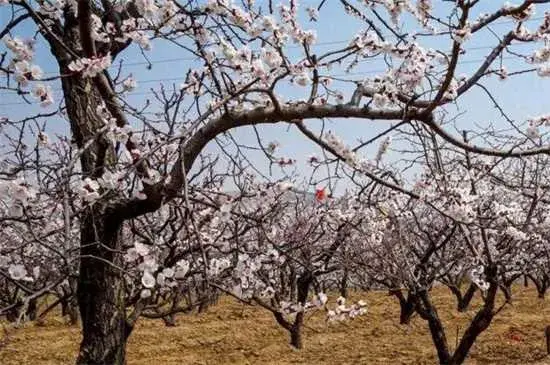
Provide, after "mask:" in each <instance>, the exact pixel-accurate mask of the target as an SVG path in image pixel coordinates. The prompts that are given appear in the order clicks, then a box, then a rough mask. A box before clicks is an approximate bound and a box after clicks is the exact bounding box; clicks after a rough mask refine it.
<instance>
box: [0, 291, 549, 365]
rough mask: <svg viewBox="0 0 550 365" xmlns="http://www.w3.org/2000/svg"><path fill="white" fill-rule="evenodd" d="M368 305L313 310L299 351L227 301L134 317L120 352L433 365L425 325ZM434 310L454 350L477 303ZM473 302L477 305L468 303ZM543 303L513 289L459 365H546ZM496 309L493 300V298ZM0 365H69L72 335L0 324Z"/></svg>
mask: <svg viewBox="0 0 550 365" xmlns="http://www.w3.org/2000/svg"><path fill="white" fill-rule="evenodd" d="M354 296H355V297H357V298H363V299H365V300H366V301H367V302H368V303H369V313H368V314H367V315H365V316H363V317H361V318H357V319H354V320H352V321H347V322H342V323H331V324H327V323H326V321H325V318H324V315H323V314H322V313H317V314H314V315H312V316H310V317H308V319H307V320H306V326H307V328H305V330H304V345H305V348H304V349H303V350H301V351H297V350H294V349H292V348H291V347H290V346H289V345H288V336H287V333H286V332H285V331H284V330H283V329H281V328H280V327H278V326H277V324H276V322H275V320H274V319H273V318H272V316H271V315H270V313H268V312H266V311H265V310H263V309H260V308H256V307H249V306H244V305H243V304H240V303H238V302H236V301H234V300H232V299H230V298H223V299H222V300H221V301H220V303H219V304H218V305H217V306H215V307H212V308H210V309H209V311H208V312H207V313H203V314H199V315H181V316H179V317H178V318H177V324H178V325H177V327H165V326H164V324H163V322H162V321H158V320H157V321H153V320H145V319H143V320H140V322H139V323H138V326H137V328H136V329H135V331H134V333H133V334H132V336H131V338H130V342H129V346H128V365H146V364H147V365H156V364H162V365H171V364H174V365H175V364H178V365H181V364H193V365H195V364H196V365H198V364H205V365H206V364H216V365H217V364H262V365H263V364H277V365H282V364H436V363H437V358H436V353H435V349H434V347H433V345H432V343H431V339H430V336H429V332H428V328H427V325H426V323H425V322H424V321H423V320H422V319H420V318H418V316H416V317H414V318H413V320H412V321H411V324H410V325H400V324H399V306H398V304H397V301H396V299H395V298H393V297H389V296H388V295H387V293H386V292H369V293H363V294H361V293H359V294H355V295H354ZM434 297H435V298H434V303H435V304H436V305H437V307H438V311H439V314H440V316H441V317H442V318H443V319H444V320H445V326H446V330H447V339H448V341H449V343H450V344H452V346H453V347H454V345H455V343H456V338H457V334H458V335H459V336H460V335H461V334H462V333H463V331H464V329H465V328H466V325H467V322H468V321H469V319H470V318H472V317H473V315H474V314H475V309H476V307H477V305H478V302H477V301H476V302H474V305H473V308H471V309H470V310H469V311H468V312H466V313H458V312H457V311H456V310H455V305H456V301H455V300H454V297H453V296H452V295H451V294H450V292H449V291H448V290H446V289H444V288H436V289H434ZM476 300H477V298H476ZM548 301H550V298H549V299H548V300H547V301H544V300H540V299H538V298H537V295H536V292H535V291H534V290H533V289H532V288H523V287H520V286H517V287H515V288H514V302H513V304H512V305H507V306H506V307H505V308H504V309H503V310H502V311H501V312H500V313H499V314H498V316H497V317H496V318H495V319H494V320H493V323H492V324H491V326H490V327H489V329H488V330H487V331H486V332H484V333H483V334H482V335H481V336H480V338H479V339H478V341H477V343H476V345H475V347H474V348H473V349H472V351H471V353H470V357H469V359H468V360H467V364H506V365H508V364H550V357H547V356H546V348H545V340H544V328H545V326H547V325H550V304H549V302H548ZM501 302H502V299H501ZM3 326H4V329H3V330H2V332H3V333H0V364H2V365H12V364H13V365H15V364H17V365H20V364H33V365H34V364H51V365H54V364H72V363H73V362H74V359H75V357H76V353H77V351H78V343H79V341H80V333H79V329H78V328H77V327H70V326H68V325H67V324H65V323H64V322H63V320H62V319H61V318H59V317H58V316H55V315H53V316H51V317H49V318H47V319H46V321H45V323H44V324H43V325H36V324H26V325H25V326H24V327H22V328H18V329H15V328H13V327H9V325H7V324H5V323H4V324H3Z"/></svg>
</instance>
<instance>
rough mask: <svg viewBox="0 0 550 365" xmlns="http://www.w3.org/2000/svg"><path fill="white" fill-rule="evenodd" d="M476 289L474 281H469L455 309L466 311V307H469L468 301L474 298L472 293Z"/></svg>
mask: <svg viewBox="0 0 550 365" xmlns="http://www.w3.org/2000/svg"><path fill="white" fill-rule="evenodd" d="M476 291H477V286H476V285H475V284H474V283H471V284H470V285H469V286H468V289H467V290H466V293H464V295H463V296H462V298H461V299H460V301H459V302H458V307H457V310H458V311H459V312H466V311H467V310H468V308H469V307H470V303H471V302H472V299H473V298H474V294H475V293H476Z"/></svg>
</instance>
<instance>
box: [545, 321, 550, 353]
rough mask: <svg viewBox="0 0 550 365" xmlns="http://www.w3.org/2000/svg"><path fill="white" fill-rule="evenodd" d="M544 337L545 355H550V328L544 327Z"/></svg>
mask: <svg viewBox="0 0 550 365" xmlns="http://www.w3.org/2000/svg"><path fill="white" fill-rule="evenodd" d="M544 336H545V337H546V353H547V354H548V355H550V326H546V328H545V329H544Z"/></svg>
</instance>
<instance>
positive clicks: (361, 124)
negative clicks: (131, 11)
mask: <svg viewBox="0 0 550 365" xmlns="http://www.w3.org/2000/svg"><path fill="white" fill-rule="evenodd" d="M256 3H257V4H262V3H267V1H264V0H257V1H256ZM300 3H301V5H302V8H303V10H302V14H303V19H304V21H305V20H306V14H305V7H306V6H308V5H312V6H315V5H317V4H318V3H320V0H319V1H313V0H308V1H301V2H300ZM433 3H434V4H437V5H435V7H436V11H435V15H436V16H444V15H445V14H447V13H448V9H449V7H450V4H448V3H443V2H441V1H433ZM503 3H504V1H493V0H491V1H487V0H485V1H481V2H480V4H479V5H478V6H476V8H475V9H474V10H475V11H474V14H473V18H475V16H476V15H478V14H479V13H484V12H492V11H494V10H496V9H497V8H498V7H499V6H500V5H502V4H503ZM548 9H550V8H549V7H548V6H545V7H543V6H538V7H537V12H536V14H535V16H534V18H535V20H532V21H528V22H526V25H527V27H528V28H530V29H531V28H534V27H536V26H538V24H539V23H540V22H541V20H540V18H541V17H542V16H543V14H544V11H545V10H548ZM9 19H10V11H9V8H8V7H2V8H0V29H1V28H2V25H3V24H6V23H7V21H8V20H9ZM304 24H305V22H304ZM412 24H414V23H413V22H412V21H411V20H410V19H409V18H407V17H404V18H403V19H402V25H403V27H404V28H406V29H407V30H409V31H410V32H412V31H414V30H418V26H416V25H415V26H413V27H412V28H411V25H412ZM310 25H311V28H314V29H315V30H316V31H317V34H318V42H319V43H320V44H319V45H318V46H316V47H314V48H313V50H314V52H316V53H318V54H320V53H322V52H323V51H328V50H331V49H333V48H335V47H340V46H344V45H345V44H346V43H347V42H349V40H350V39H351V38H352V37H353V35H355V34H356V33H357V32H358V31H360V30H362V29H364V28H365V24H364V23H361V22H360V21H358V20H356V19H354V18H351V17H350V16H348V15H346V14H345V13H344V12H343V11H342V8H341V5H340V4H339V1H336V0H327V1H326V4H325V5H324V7H323V8H322V10H321V13H320V21H319V22H318V23H310ZM513 26H514V22H513V21H511V20H509V19H506V20H500V21H499V22H498V23H497V24H495V25H493V26H492V27H491V30H492V31H493V32H494V33H495V34H497V35H503V34H504V33H505V32H506V31H507V30H510V29H512V27H513ZM307 27H308V26H307V25H306V28H307ZM34 31H35V30H34V29H33V27H32V26H31V23H30V22H28V23H26V24H24V26H22V27H20V28H19V31H18V32H17V33H15V34H14V35H16V36H20V37H29V36H31V35H32V34H33V32H34ZM338 42H340V43H338ZM327 43H328V44H327ZM419 43H421V44H422V45H425V46H427V47H432V48H434V49H440V50H442V51H446V52H448V51H449V50H450V48H451V41H450V39H449V36H444V37H432V38H428V39H420V40H419ZM497 43H498V39H497V37H496V36H495V35H494V34H493V33H492V32H491V31H487V30H484V31H482V32H480V33H478V34H476V35H474V36H473V37H472V39H470V40H469V41H467V42H466V43H465V48H466V50H467V53H466V54H465V55H464V56H463V60H464V61H466V62H463V63H461V64H460V65H459V68H458V74H465V75H470V74H471V73H472V72H473V71H474V70H475V69H476V68H477V67H479V65H480V64H481V62H482V59H483V58H484V57H485V56H486V55H487V54H488V53H489V52H490V48H492V47H494V46H495V45H496V44H497ZM511 49H513V50H515V51H518V52H521V53H523V54H528V53H529V51H530V50H532V49H533V48H532V46H530V45H527V46H526V45H518V46H513V47H512V48H511ZM3 50H4V48H3V45H2V46H0V52H1V51H3ZM289 52H290V53H291V54H293V55H295V56H296V57H299V56H300V53H299V52H300V51H299V49H292V50H290V51H289ZM147 55H148V57H149V58H150V59H151V60H152V63H153V67H152V69H150V70H149V69H147V68H146V65H145V60H144V59H143V56H141V54H140V53H139V52H138V49H137V47H131V49H129V50H128V51H127V52H125V53H124V54H123V55H121V57H120V58H119V59H122V60H124V62H125V63H129V64H128V65H127V66H126V67H125V68H124V70H125V71H124V72H125V73H126V74H128V73H132V74H133V75H134V77H135V78H136V79H137V81H138V83H139V88H138V89H137V90H136V91H135V92H134V95H133V96H131V97H130V100H131V101H134V102H137V103H143V102H144V101H145V100H146V99H147V98H148V97H151V95H150V91H149V89H150V88H151V87H155V88H156V87H158V86H159V84H160V82H159V81H153V80H165V81H162V83H163V84H164V85H166V86H170V85H171V84H172V83H175V84H176V86H177V85H179V84H180V83H181V82H182V81H183V78H184V77H185V74H186V72H187V70H188V69H189V68H190V67H196V66H197V64H196V63H195V62H194V61H191V60H189V57H190V55H189V54H186V53H184V52H182V50H181V49H179V48H175V47H174V46H172V45H170V44H169V43H167V42H164V41H160V42H159V41H155V42H153V49H152V51H149V52H147ZM155 61H158V62H155ZM502 62H503V64H504V65H505V66H506V67H507V69H508V70H509V71H516V70H521V69H525V68H529V67H530V66H529V65H527V64H525V63H523V62H519V61H518V60H517V59H508V58H505V59H504V60H503V61H502ZM36 63H37V64H39V65H40V66H41V67H42V68H43V69H44V71H45V72H55V70H56V66H55V63H54V62H53V59H52V58H51V56H50V55H49V50H48V48H47V47H46V46H45V44H44V43H43V42H41V41H39V42H38V45H37V54H36ZM384 69H385V66H384V64H383V63H382V62H381V61H367V62H362V63H360V65H359V66H358V67H357V68H356V69H355V70H354V71H353V73H352V78H354V79H356V80H361V79H364V78H366V77H372V76H374V75H376V74H379V73H382V71H383V70H384ZM334 73H338V74H341V73H342V72H340V71H336V70H335V71H334ZM166 79H168V80H166ZM483 84H484V85H485V86H486V87H487V88H488V89H490V90H491V91H492V92H493V96H494V97H495V98H496V99H497V100H498V102H499V103H500V104H501V105H503V106H506V108H507V109H506V111H507V112H508V113H509V116H510V117H511V118H512V119H515V120H517V121H522V120H525V119H526V118H528V117H532V116H536V115H540V114H545V113H547V112H548V109H549V107H548V103H547V95H550V78H548V79H543V78H540V77H538V76H537V75H536V74H534V73H531V74H526V75H523V76H521V77H514V78H511V79H510V80H508V81H506V82H502V81H499V80H498V79H497V78H496V77H493V78H491V79H488V80H485V81H483ZM52 87H53V88H54V89H59V86H58V85H56V84H52ZM343 91H344V93H346V94H347V95H348V96H349V95H350V94H351V91H352V90H351V88H350V87H344V88H343ZM303 92H304V90H299V89H297V88H296V87H295V86H290V85H288V86H286V87H285V88H283V89H281V90H280V93H282V94H284V95H285V96H286V98H287V99H290V98H292V97H295V96H298V95H300V94H301V93H303ZM55 96H56V99H57V100H59V98H60V96H61V95H60V91H56V92H55ZM21 102H22V100H21V98H20V97H18V96H17V95H10V94H9V93H6V92H5V91H3V90H0V116H9V117H10V118H18V117H21V116H26V115H29V113H30V112H32V111H37V110H39V109H38V108H36V107H35V106H28V105H24V104H20V103H21ZM458 112H460V113H461V115H460V117H459V118H458V119H457V122H456V124H457V126H458V128H459V129H473V128H475V126H476V125H479V126H486V125H488V124H489V123H494V124H496V125H497V126H503V124H502V123H504V121H503V120H502V118H501V117H500V114H499V111H498V110H497V109H495V108H494V106H493V105H492V103H491V101H490V100H489V99H488V98H487V97H486V96H485V94H484V93H483V91H482V90H481V89H479V88H476V87H474V88H473V89H472V90H471V92H469V93H468V94H467V95H465V96H463V97H461V98H460V99H459V100H458V108H454V107H450V108H449V113H450V115H451V116H452V115H453V113H455V114H458ZM387 123H388V122H376V121H361V120H345V121H342V120H337V121H329V122H327V124H328V125H329V128H330V129H332V130H334V131H336V132H337V134H338V135H339V136H341V137H342V138H344V139H345V140H346V141H347V142H348V143H349V144H350V145H353V144H354V142H356V141H357V140H359V139H363V140H366V139H369V138H370V137H372V136H373V135H374V134H376V133H377V132H378V131H380V130H381V129H382V127H384V126H386V125H387ZM310 125H316V123H315V122H312V123H310ZM66 130H67V125H66V122H64V121H63V120H59V119H58V118H52V119H51V120H48V131H50V134H55V133H66ZM232 133H233V135H234V136H235V137H236V138H237V139H238V140H239V141H242V142H243V143H244V144H246V143H250V144H253V142H254V141H255V140H256V137H255V135H254V133H252V130H251V129H250V128H242V129H240V130H237V131H234V132H232ZM260 133H261V136H262V138H263V139H264V141H265V142H266V143H267V142H269V141H271V140H276V141H278V142H279V143H280V144H281V148H280V150H279V154H280V155H282V156H285V157H292V158H295V159H297V160H298V165H297V169H298V171H299V172H301V173H303V174H308V172H309V168H308V167H307V164H306V163H305V160H306V158H307V156H308V155H310V154H311V153H317V154H319V150H318V149H317V148H316V147H315V146H313V145H312V144H311V143H310V142H309V141H307V140H306V139H305V137H302V136H301V135H299V134H298V133H297V131H296V130H295V129H294V128H289V127H288V125H276V126H262V127H261V128H260ZM395 146H396V147H397V148H400V147H406V146H403V145H400V144H399V143H397V144H396V145H395ZM376 149H377V144H375V145H374V146H372V147H371V148H368V149H366V150H365V151H364V154H365V155H366V157H367V158H373V157H374V154H375V153H376ZM211 151H215V150H214V149H212V150H211ZM399 157H400V155H399V154H397V153H393V154H391V153H390V155H389V156H388V157H387V158H388V159H389V161H392V160H394V159H398V158H399ZM250 158H251V159H252V161H255V162H256V165H258V166H260V167H262V168H263V167H265V166H266V163H265V161H264V160H263V157H261V155H259V154H251V155H250ZM265 171H267V169H266V170H265Z"/></svg>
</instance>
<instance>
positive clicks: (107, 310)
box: [77, 204, 130, 365]
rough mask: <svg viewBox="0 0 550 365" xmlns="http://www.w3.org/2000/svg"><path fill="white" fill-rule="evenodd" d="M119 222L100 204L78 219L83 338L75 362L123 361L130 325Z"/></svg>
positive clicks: (115, 363) (114, 364) (118, 363)
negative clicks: (127, 312) (79, 227)
mask: <svg viewBox="0 0 550 365" xmlns="http://www.w3.org/2000/svg"><path fill="white" fill-rule="evenodd" d="M120 231H121V222H119V221H116V220H115V219H114V217H111V216H109V214H107V213H105V212H104V211H103V209H101V206H100V205H99V204H98V205H94V206H93V207H89V208H87V211H86V212H85V213H84V217H83V220H82V223H81V249H80V252H81V255H82V258H81V262H80V276H79V279H78V291H77V295H78V305H79V308H80V315H81V319H82V335H83V337H82V342H81V344H80V352H79V355H78V359H77V364H82V365H84V364H86V365H100V364H102V365H104V364H109V365H123V364H125V351H126V340H127V338H128V336H129V334H130V328H129V327H128V326H127V324H126V307H125V302H124V299H125V291H124V279H123V276H122V272H121V271H120V270H119V269H118V267H120V264H121V263H122V257H121V254H120V253H119V250H120V243H119V239H120Z"/></svg>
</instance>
